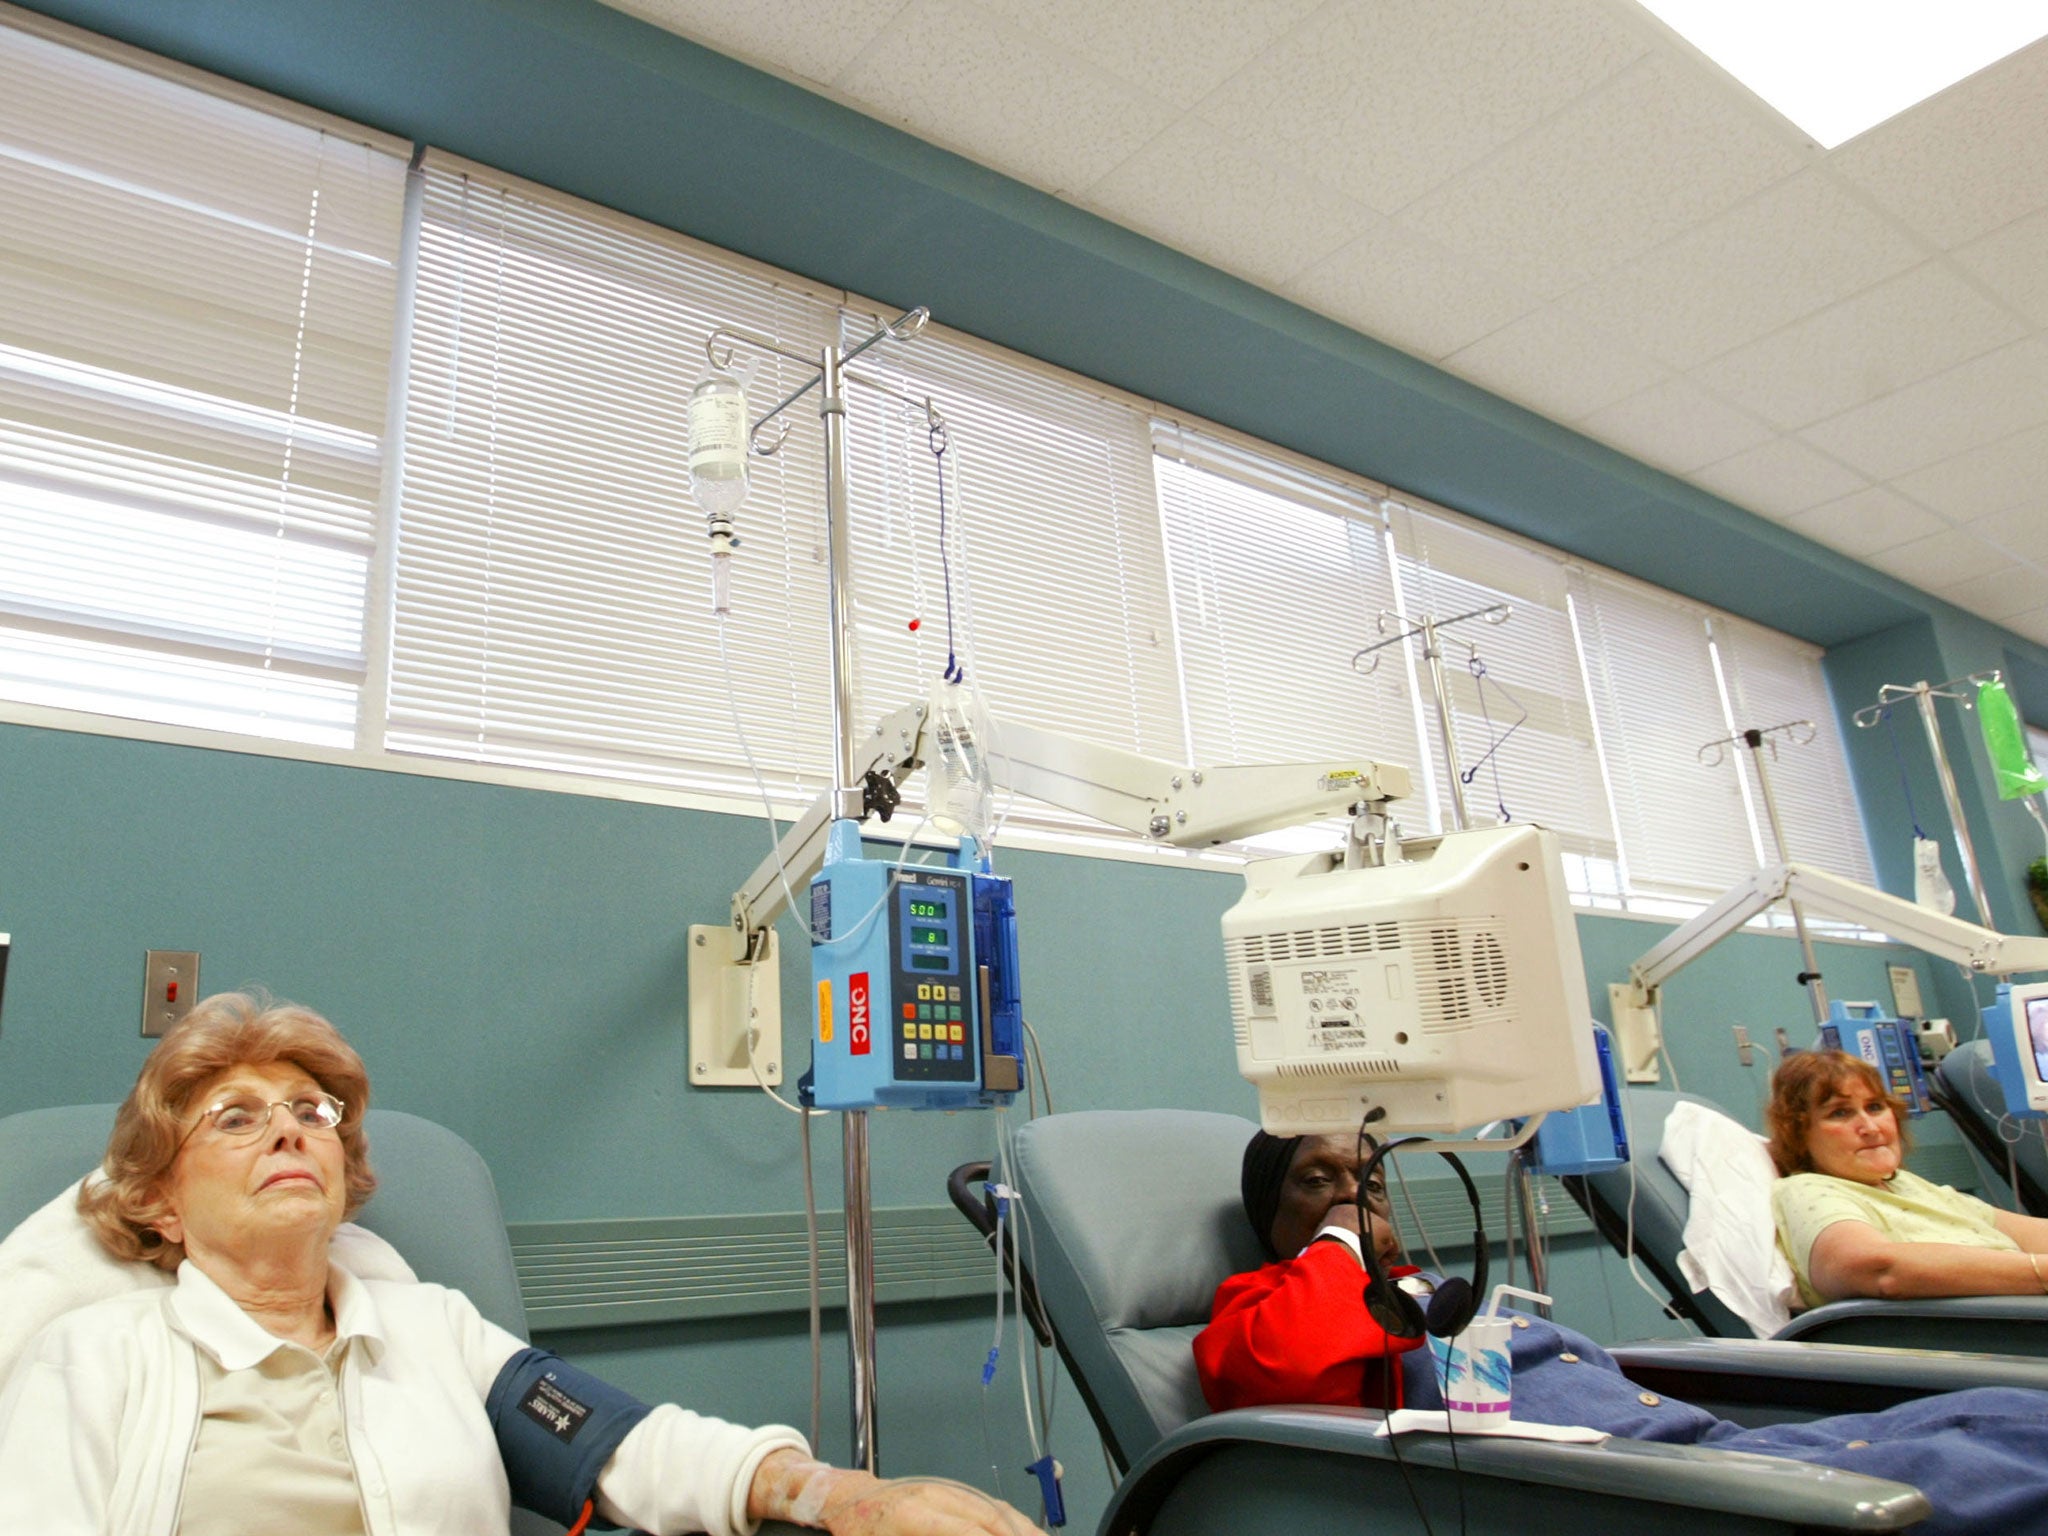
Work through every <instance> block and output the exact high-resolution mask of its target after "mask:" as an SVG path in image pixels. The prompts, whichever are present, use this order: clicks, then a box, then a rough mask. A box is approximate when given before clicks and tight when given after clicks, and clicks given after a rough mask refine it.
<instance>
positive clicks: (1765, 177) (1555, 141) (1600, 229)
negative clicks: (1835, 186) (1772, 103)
mask: <svg viewBox="0 0 2048 1536" xmlns="http://www.w3.org/2000/svg"><path fill="white" fill-rule="evenodd" d="M1766 118H1770V121H1765V119H1766ZM1812 156H1813V151H1812V150H1811V149H1809V148H1802V147H1800V146H1798V145H1796V144H1793V143H1792V142H1790V141H1789V140H1788V139H1787V138H1786V137H1784V136H1783V135H1782V131H1781V129H1780V127H1779V125H1778V124H1777V122H1776V120H1775V118H1772V117H1771V114H1769V113H1767V112H1766V111H1765V110H1764V109H1763V108H1762V107H1761V106H1757V107H1756V108H1754V110H1748V111H1745V110H1744V104H1743V103H1742V102H1740V101H1737V100H1736V99H1734V98H1733V97H1732V96H1731V95H1730V94H1729V93H1727V92H1726V91H1725V90H1724V89H1723V87H1722V83H1721V82H1720V81H1718V80H1714V79H1709V78H1707V77H1706V75H1705V72H1704V71H1702V70H1700V69H1699V68H1698V67H1697V66H1692V65H1689V64H1688V63H1686V62H1685V61H1682V60H1680V59H1678V58H1676V57H1666V56H1652V57H1650V58H1647V59H1645V60H1643V61H1642V62H1640V63H1638V64H1636V65H1635V66H1633V67H1632V68H1630V69H1629V70H1628V71H1627V73H1625V74H1623V75H1621V76H1620V77H1618V78H1616V79H1614V80H1612V81H1610V82H1608V84H1607V85H1605V86H1604V87H1602V88H1601V89H1600V90H1597V91H1594V92H1591V93H1589V94H1588V95H1586V96H1584V97H1582V98H1581V99H1580V100H1578V101H1576V102H1574V103H1573V104H1572V105H1571V106H1570V107H1568V108H1566V109H1565V110H1564V111H1562V112H1560V113H1558V114H1557V115H1556V116H1554V117H1552V118H1550V119H1549V120H1547V121H1546V122H1544V123H1543V124H1541V125H1540V126H1539V127H1537V128H1536V129H1534V130H1532V131H1531V132H1529V133H1527V134H1524V135H1523V136H1522V137H1521V138H1519V139H1517V140H1516V141H1515V142H1514V143H1513V144H1511V145H1509V146H1508V147H1507V148H1506V149H1504V150H1502V151H1500V152H1499V153H1497V154H1495V155H1493V156H1491V157H1490V158H1489V159H1487V160H1486V161H1485V162H1484V163H1483V164H1481V165H1479V166H1476V167H1475V168H1473V169H1472V170H1471V171H1469V172H1467V173H1465V174H1464V175H1462V176H1460V177H1458V178H1457V179H1456V180H1455V181H1453V182H1451V183H1449V184H1448V185H1446V186H1443V187H1439V188H1438V189H1437V190H1436V191H1434V192H1431V193H1430V194H1428V195H1427V196H1426V197H1424V198H1422V199H1421V200H1419V201H1418V202H1417V203H1416V204H1415V205H1414V206H1413V207H1412V208H1409V209H1407V210H1406V211H1405V212H1404V214H1403V217H1404V218H1405V219H1406V220H1407V221H1408V222H1410V223H1412V224H1414V225H1416V226H1417V227H1418V228H1421V229H1423V230H1425V231H1427V232H1428V233H1430V234H1432V235H1434V236H1436V238H1437V239H1439V240H1441V241H1443V242H1444V243H1445V244H1446V245H1449V246H1450V247H1451V248H1452V249H1454V250H1460V251H1463V252H1465V253H1466V254H1467V255H1469V256H1472V257H1473V258H1475V259H1477V260H1480V261H1484V262H1486V263H1487V264H1489V265H1491V266H1494V267H1496V268H1498V269H1499V270H1500V271H1502V272H1505V273H1506V274H1507V275H1508V276H1510V277H1512V278H1515V279H1517V280H1518V281H1520V282H1521V283H1522V285H1523V286H1524V287H1527V288H1530V289H1532V290H1534V291H1535V292H1537V293H1539V294H1542V295H1544V296H1546V297H1552V296H1555V295H1557V294H1560V293H1562V292H1564V291H1565V290H1567V289H1570V288H1576V287H1578V286H1579V285H1580V284H1581V283H1584V282H1586V281H1588V280H1589V279H1591V278H1593V277H1597V276H1598V275H1599V274H1601V273H1602V272H1606V271H1609V270H1611V269H1612V268H1614V267H1616V266H1618V265H1620V264H1621V263H1622V262H1625V261H1628V260H1629V259H1631V258H1633V257H1635V256H1639V255H1641V254H1642V253H1643V252H1645V251H1647V250H1649V249H1650V248H1651V247H1653V246H1655V245H1658V244H1659V243H1661V242H1663V241H1665V240H1668V239H1670V238H1671V237H1672V236H1674V235H1676V234H1679V233H1680V232H1682V231H1684V230H1687V229H1690V228H1691V227H1693V226H1694V225H1696V224H1699V223H1701V222H1702V221H1704V220H1706V219H1710V218H1712V217H1713V216H1714V215H1715V214H1718V213H1720V212H1722V211H1723V210H1725V209H1727V208H1729V207H1731V206H1732V205H1733V204H1735V203H1736V202H1739V201H1740V200H1741V199H1743V198H1745V197H1747V196H1749V195H1750V194H1752V193H1754V192H1758V191H1760V190H1762V189H1763V188H1764V187H1767V186H1769V185H1770V184H1772V183H1773V182H1776V181H1779V180H1782V179H1783V178H1785V177H1787V176H1789V175H1791V174H1792V173H1793V172H1795V171H1797V170H1799V169H1801V167H1802V166H1804V165H1805V164H1807V163H1808V162H1809V160H1810V159H1811V158H1812Z"/></svg>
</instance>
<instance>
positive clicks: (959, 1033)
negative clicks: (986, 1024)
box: [952, 1024, 967, 1045]
mask: <svg viewBox="0 0 2048 1536" xmlns="http://www.w3.org/2000/svg"><path fill="white" fill-rule="evenodd" d="M952 1031H953V1043H954V1044H955V1045H958V1044H959V1043H960V1042H961V1041H962V1040H965V1039H966V1038H967V1031H966V1030H965V1029H964V1028H963V1027H962V1026H960V1025H958V1024H955V1025H953V1026H952Z"/></svg>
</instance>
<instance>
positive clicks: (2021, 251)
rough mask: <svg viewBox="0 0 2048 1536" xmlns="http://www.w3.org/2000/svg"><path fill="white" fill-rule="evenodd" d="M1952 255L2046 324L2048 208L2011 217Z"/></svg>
mask: <svg viewBox="0 0 2048 1536" xmlns="http://www.w3.org/2000/svg"><path fill="white" fill-rule="evenodd" d="M2044 153H2048V149H2044ZM1953 254H1954V256H1955V259H1956V261H1957V263H1958V264H1959V265H1961V266H1962V267H1963V268H1964V270H1966V271H1968V272H1972V273H1974V274H1976V276H1977V277H1978V278H1980V279H1982V281H1983V282H1984V283H1985V284H1986V285H1987V286H1988V287H1989V288H1990V289H1991V291H1992V292H1993V293H1995V294H1997V295H1998V296H1999V297H2000V298H2001V299H2004V300H2005V301H2006V303H2008V304H2010V305H2012V306H2013V307H2014V308H2015V309H2017V310H2019V311H2020V312H2021V313H2022V314H2024V315H2026V316H2027V317H2028V318H2029V319H2031V320H2032V321H2033V322H2034V323H2035V324H2036V325H2048V209H2044V210H2043V211H2041V212H2040V213H2034V214H2029V215H2028V216H2027V217H2026V218H2024V219H2014V220H2013V221H2012V223H2010V224H2008V225H2006V226H2005V228H2003V229H2000V230H1996V231H1994V232H1993V233H1991V234H1988V235H1986V236H1985V237H1984V238H1983V239H1982V240H1973V241H1972V242H1971V243H1970V244H1968V245H1965V246H1961V247H1959V248H1958V249H1957V250H1956V251H1955V252H1954V253H1953Z"/></svg>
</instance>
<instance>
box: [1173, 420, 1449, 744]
mask: <svg viewBox="0 0 2048 1536" xmlns="http://www.w3.org/2000/svg"><path fill="white" fill-rule="evenodd" d="M1156 447H1157V457H1156V459H1155V461H1154V469H1155V473H1157V475H1158V477H1159V503H1160V508H1161V513H1162V516H1163V519H1164V522H1165V526H1166V536H1167V549H1168V556H1169V569H1170V571H1171V574H1172V578H1173V601H1174V614H1175V625H1176V630H1177V632H1178V635H1179V640H1180V655H1181V666H1182V671H1183V676H1184V678H1185V683H1186V689H1187V707H1188V723H1189V735H1190V737H1191V745H1190V749H1189V755H1190V756H1191V757H1192V759H1193V760H1194V761H1196V762H1200V763H1205V764H1209V763H1275V762H1293V761H1305V760H1311V759H1315V758H1324V757H1330V758H1336V757H1370V758H1375V759H1378V760H1381V761H1385V762H1392V763H1398V764H1399V765H1400V766H1402V767H1404V768H1407V769H1409V770H1411V771H1419V768H1420V759H1419V756H1418V753H1417V749H1416V740H1415V723H1414V712H1413V710H1412V709H1411V708H1410V707H1409V701H1408V697H1407V694H1408V686H1407V685H1408V679H1407V676H1406V673H1405V671H1404V670H1403V668H1402V667H1401V664H1400V657H1399V655H1398V653H1394V652H1391V651H1390V652H1389V653H1387V654H1386V655H1384V656H1383V657H1382V661H1383V663H1384V664H1383V665H1380V666H1378V667H1375V668H1373V669H1372V670H1370V671H1367V670H1363V669H1362V668H1360V667H1354V666H1353V665H1352V660H1351V658H1352V657H1353V656H1354V655H1355V654H1356V653H1357V652H1358V651H1359V650H1360V649H1361V648H1362V647H1364V646H1366V645H1368V644H1370V643H1371V642H1372V641H1373V640H1374V639H1375V638H1377V630H1376V629H1375V624H1376V622H1377V619H1378V616H1379V614H1380V613H1381V612H1382V611H1383V610H1388V609H1391V608H1392V607H1393V606H1394V583H1393V574H1392V571H1391V570H1390V568H1389V559H1388V552H1387V546H1386V523H1385V519H1384V517H1383V516H1382V515H1381V512H1380V509H1379V505H1378V502H1377V500H1376V499H1375V498H1373V497H1371V496H1370V495H1368V494H1367V493H1365V492H1363V491H1360V490H1357V489H1354V488H1352V487H1350V486H1347V485H1344V484H1342V483H1340V482H1336V481H1329V480H1323V479H1321V478H1320V477H1317V476H1313V475H1309V474H1306V473H1304V472H1302V471H1299V470H1296V469H1294V468H1293V467H1291V466H1287V465H1283V464H1281V463H1279V462H1278V461H1276V460H1273V459H1269V458H1266V457H1264V456H1262V455H1257V454H1253V453H1250V452H1247V451H1245V450H1243V449H1240V448H1236V447H1234V446H1230V445H1226V444H1224V443H1221V442H1218V441H1217V440H1215V439H1213V438H1208V437H1205V436H1202V435H1200V434H1197V433H1194V432H1192V431H1189V430H1187V429H1186V428H1183V427H1178V426H1172V427H1162V428H1161V429H1160V430H1159V431H1158V433H1157V436H1156Z"/></svg>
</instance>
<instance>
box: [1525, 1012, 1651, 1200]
mask: <svg viewBox="0 0 2048 1536" xmlns="http://www.w3.org/2000/svg"><path fill="white" fill-rule="evenodd" d="M1593 1049H1594V1054H1595V1055H1597V1056H1598V1057H1599V1060H1600V1097H1599V1098H1597V1099H1595V1100H1594V1101H1593V1102H1592V1103H1591V1104H1581V1105H1579V1106H1578V1108H1576V1109H1564V1110H1557V1109H1554V1110H1552V1111H1551V1112H1550V1113H1549V1114H1547V1115H1545V1116H1544V1117H1543V1123H1542V1124H1541V1125H1539V1126H1538V1127H1536V1151H1535V1157H1534V1165H1535V1169H1536V1171H1537V1172H1538V1173H1548V1174H1587V1173H1605V1172H1606V1171H1607V1170H1608V1169H1610V1168H1619V1167H1621V1166H1622V1165H1623V1164H1625V1163H1626V1162H1627V1161H1628V1124H1627V1122H1626V1120H1625V1119H1624V1118H1623V1113H1622V1104H1621V1078H1620V1074H1619V1073H1618V1072H1617V1071H1616V1070H1615V1062H1614V1040H1613V1037H1612V1036H1610V1035H1609V1034H1608V1032H1607V1026H1606V1025H1604V1024H1595V1025H1594V1026H1593Z"/></svg>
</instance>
